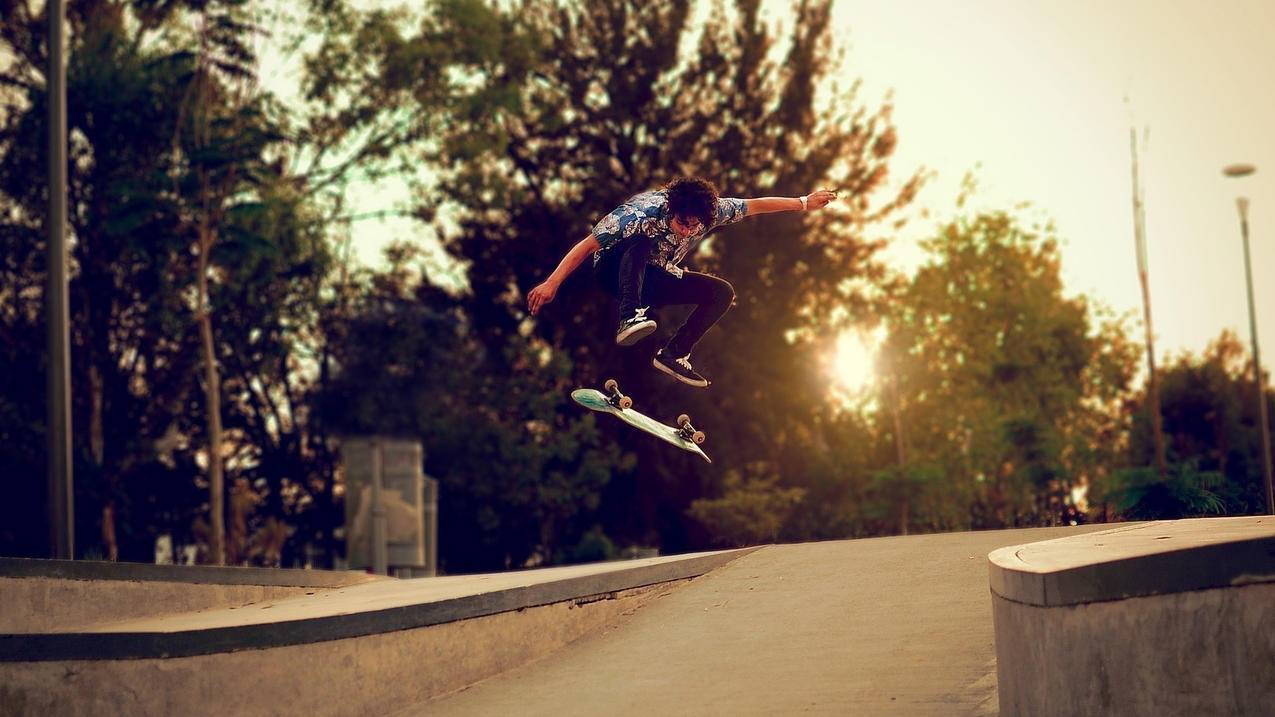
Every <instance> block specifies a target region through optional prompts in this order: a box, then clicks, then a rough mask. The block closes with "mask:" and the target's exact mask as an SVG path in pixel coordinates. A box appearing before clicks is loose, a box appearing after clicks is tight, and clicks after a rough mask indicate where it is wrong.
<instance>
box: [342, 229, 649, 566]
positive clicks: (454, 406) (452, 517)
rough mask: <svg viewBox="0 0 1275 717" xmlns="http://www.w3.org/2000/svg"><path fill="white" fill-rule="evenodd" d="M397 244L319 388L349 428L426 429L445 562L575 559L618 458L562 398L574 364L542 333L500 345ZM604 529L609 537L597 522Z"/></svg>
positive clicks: (373, 278)
mask: <svg viewBox="0 0 1275 717" xmlns="http://www.w3.org/2000/svg"><path fill="white" fill-rule="evenodd" d="M415 256H416V255H415V254H414V252H412V251H411V250H410V249H409V248H407V247H399V248H397V249H395V250H394V251H392V252H391V253H390V258H391V264H390V267H389V268H388V270H386V271H384V272H376V273H364V274H362V275H361V276H360V277H359V280H360V281H364V282H368V284H367V285H366V288H365V290H364V291H362V292H360V298H359V299H358V300H357V301H356V302H355V303H354V304H353V305H352V307H351V311H350V313H349V314H348V319H347V321H345V322H343V323H342V324H341V325H340V326H338V327H335V328H336V329H337V331H338V332H339V333H338V337H337V338H336V339H335V340H334V341H333V344H332V351H333V362H334V365H335V366H336V367H337V368H336V370H335V371H334V374H333V377H332V379H331V380H330V382H329V383H328V385H327V386H326V390H325V391H324V393H323V394H322V395H321V397H320V401H321V403H320V405H321V407H322V411H323V413H324V415H325V421H326V422H327V423H328V425H330V426H332V428H333V430H334V431H336V432H338V433H339V434H342V435H359V434H388V435H405V436H413V437H419V438H420V439H421V441H422V443H423V447H424V450H425V458H426V470H427V471H428V473H429V474H430V475H432V476H436V477H437V478H438V479H439V481H440V483H441V486H440V506H439V510H440V519H439V525H440V540H439V544H440V555H439V562H440V566H441V567H442V568H444V569H445V570H447V571H448V572H468V571H474V570H499V569H506V568H510V567H521V566H523V565H525V564H527V563H529V562H530V563H538V562H545V561H550V560H555V559H562V558H564V557H565V556H566V552H567V550H568V549H569V548H570V547H571V546H572V545H575V544H576V543H577V542H579V541H580V540H581V539H582V537H583V536H584V535H585V534H586V533H587V532H589V530H590V529H591V528H592V527H593V525H594V520H593V516H594V513H595V512H596V509H597V506H598V502H599V498H600V492H601V489H602V487H603V486H604V485H605V484H606V482H607V480H608V478H609V476H610V472H611V468H612V466H616V465H620V466H622V465H623V463H624V461H623V460H622V459H621V457H620V455H619V451H618V450H616V448H615V447H614V446H611V445H606V444H603V443H601V442H600V441H599V436H598V430H597V426H596V424H595V421H594V417H593V416H592V415H591V414H589V415H583V416H582V415H580V414H578V413H568V412H566V411H563V410H562V408H563V405H562V404H563V403H564V402H566V401H567V397H566V393H567V391H568V390H569V388H570V385H571V384H570V378H569V374H570V365H569V363H568V362H567V361H566V360H565V359H564V358H563V357H561V356H554V355H553V354H552V353H551V352H549V351H547V350H546V349H545V347H544V346H543V345H542V344H539V343H538V342H537V341H535V340H534V339H528V338H524V337H520V336H517V335H514V336H512V337H509V339H508V343H507V344H506V345H504V346H499V347H495V349H494V351H496V352H498V353H495V354H494V355H493V349H492V348H489V347H487V346H484V345H483V344H481V343H479V342H476V341H474V340H473V339H472V337H471V332H470V329H469V326H468V317H467V316H466V315H465V313H464V312H463V311H462V310H461V308H460V304H459V302H458V301H457V300H456V299H455V298H453V297H449V296H448V295H446V294H445V293H443V292H442V291H440V290H438V289H437V288H435V287H432V286H431V285H429V284H428V283H426V282H423V281H422V280H421V279H420V278H419V276H418V275H416V274H415V272H413V271H412V267H411V264H410V262H411V261H412V260H413V259H414V258H415ZM594 533H595V535H594V538H593V539H594V540H596V539H597V535H596V531H594Z"/></svg>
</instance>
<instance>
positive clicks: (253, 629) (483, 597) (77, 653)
mask: <svg viewBox="0 0 1275 717" xmlns="http://www.w3.org/2000/svg"><path fill="white" fill-rule="evenodd" d="M745 552H747V551H719V552H711V553H691V554H688V555H678V556H668V557H656V558H646V559H642V560H629V561H614V562H608V563H594V564H589V565H574V566H566V567H557V568H545V569H540V570H522V571H513V572H506V573H493V574H489V575H459V576H452V577H442V578H418V579H414V580H382V581H377V582H371V583H364V584H360V585H352V586H349V587H345V588H336V589H332V590H328V591H310V592H308V593H307V594H305V595H302V596H297V597H290V598H285V599H281V600H277V601H266V602H263V603H259V604H252V605H248V606H244V607H240V608H234V607H231V608H226V609H219V610H204V611H200V612H193V613H182V614H179V615H160V616H157V617H147V618H136V619H130V620H123V621H111V622H104V623H100V624H93V625H88V626H81V627H78V628H75V629H71V628H58V629H54V630H50V631H47V632H43V633H38V634H35V633H29V634H0V662H4V661H22V662H33V661H51V660H52V661H56V660H121V659H143V658H150V657H169V658H171V657H190V656H194V655H205V654H213V653H218V652H230V651H234V650H251V649H268V648H273V647H282V646H286V645H300V644H306V643H313V642H323V641H326V640H338V639H346V638H352V637H359V636H362V635H376V634H381V633H385V632H391V631H394V630H406V629H412V628H417V627H426V626H429V625H438V624H443V623H448V622H455V621H457V620H465V619H470V618H475V617H483V616H486V615H493V614H496V613H500V612H506V611H510V610H521V609H524V608H528V607H536V606H540V605H550V604H554V603H559V602H564V601H571V600H577V599H581V598H586V597H589V596H595V595H607V594H610V593H614V592H617V591H621V590H628V589H632V588H637V587H644V586H647V585H654V584H658V583H665V582H671V581H676V580H683V579H687V578H691V577H695V576H697V575H702V574H704V573H706V572H708V571H709V570H712V569H713V568H715V567H717V566H719V565H721V564H724V563H726V562H729V561H730V560H732V559H734V558H735V557H737V556H739V555H741V554H743V553H745Z"/></svg>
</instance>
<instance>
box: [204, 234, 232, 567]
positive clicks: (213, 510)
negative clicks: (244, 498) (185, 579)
mask: <svg viewBox="0 0 1275 717" xmlns="http://www.w3.org/2000/svg"><path fill="white" fill-rule="evenodd" d="M212 244H213V237H212V232H211V230H210V229H209V228H208V226H207V225H206V224H205V225H204V226H202V227H200V228H199V276H198V277H197V283H198V286H199V297H198V306H199V308H198V311H199V340H200V344H201V345H202V348H203V355H204V399H205V400H204V407H205V411H206V416H207V423H208V522H209V524H210V527H211V530H210V535H211V541H210V545H209V546H208V551H209V558H210V560H211V561H212V564H213V565H225V564H226V503H225V498H226V491H225V477H224V475H223V472H222V462H221V376H220V375H219V374H218V373H217V356H216V351H215V345H214V343H213V331H212V308H211V306H210V302H209V300H208V253H209V251H210V250H211V249H212Z"/></svg>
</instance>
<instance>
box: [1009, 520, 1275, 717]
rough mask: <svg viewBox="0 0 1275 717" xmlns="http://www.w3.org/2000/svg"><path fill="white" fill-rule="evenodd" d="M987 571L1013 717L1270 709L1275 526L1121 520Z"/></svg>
mask: <svg viewBox="0 0 1275 717" xmlns="http://www.w3.org/2000/svg"><path fill="white" fill-rule="evenodd" d="M989 571H990V583H991V587H992V603H993V616H994V618H993V619H994V625H995V632H996V654H997V664H998V666H999V669H998V676H997V684H998V689H999V702H1000V706H1001V713H1002V714H1004V715H1033V716H1034V715H1096V714H1101V715H1157V716H1159V715H1192V716H1194V715H1250V714H1251V715H1267V714H1272V713H1273V711H1275V708H1273V707H1272V705H1275V518H1271V517H1270V516H1258V517H1238V518H1208V519H1193V520H1180V521H1156V522H1149V523H1140V524H1130V525H1123V526H1119V527H1116V528H1112V529H1110V530H1105V531H1101V532H1096V533H1088V534H1086V535H1083V536H1073V537H1067V538H1061V539H1057V540H1052V541H1048V542H1038V543H1033V544H1030V545H1021V546H1013V547H1009V548H1005V549H1002V550H998V551H996V552H994V553H992V555H991V556H989Z"/></svg>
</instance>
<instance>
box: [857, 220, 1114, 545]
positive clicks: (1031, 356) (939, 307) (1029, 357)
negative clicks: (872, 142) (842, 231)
mask: <svg viewBox="0 0 1275 717" xmlns="http://www.w3.org/2000/svg"><path fill="white" fill-rule="evenodd" d="M923 247H924V248H925V249H926V250H927V252H929V254H930V256H931V259H930V260H929V262H928V263H927V264H925V265H924V266H923V267H922V268H921V269H920V270H918V272H917V274H916V276H915V277H913V279H912V281H911V282H910V283H909V284H908V285H907V286H906V287H905V288H903V290H902V291H901V292H900V293H899V294H898V296H896V297H895V304H894V306H893V309H892V311H891V314H890V316H889V319H888V325H889V335H888V337H887V339H886V342H885V345H886V349H885V355H886V356H887V357H888V358H887V361H888V363H889V366H888V368H887V369H886V370H887V371H888V372H889V373H891V374H892V375H893V376H894V377H895V378H896V379H897V382H898V391H899V399H898V400H899V405H900V412H901V423H902V424H904V425H906V430H907V442H908V445H909V446H910V447H911V450H912V452H913V453H914V454H915V455H913V456H912V458H911V459H910V460H911V461H914V462H916V463H918V464H932V465H934V466H937V467H938V469H939V471H940V472H941V475H942V481H941V483H940V485H941V486H942V490H943V493H944V496H943V500H942V501H939V502H937V503H936V504H935V507H934V508H933V510H937V509H938V506H945V509H944V510H943V512H931V513H929V514H928V515H920V516H916V517H915V518H914V519H919V521H920V523H921V525H922V526H924V527H925V528H928V529H960V528H971V527H973V528H979V527H1002V526H1016V525H1039V524H1042V523H1044V524H1058V523H1064V524H1065V523H1066V522H1069V521H1073V520H1077V519H1078V518H1079V517H1081V516H1079V514H1078V513H1077V509H1076V505H1075V502H1074V500H1073V498H1072V493H1073V490H1075V489H1077V488H1080V487H1082V486H1085V485H1086V484H1088V483H1089V482H1091V481H1093V480H1095V479H1096V478H1098V477H1100V476H1101V474H1102V473H1103V471H1104V470H1105V468H1104V466H1106V465H1109V457H1110V456H1111V455H1113V453H1114V452H1113V450H1111V449H1110V447H1109V446H1110V441H1111V439H1112V437H1113V436H1114V435H1118V433H1119V427H1120V416H1119V410H1118V409H1119V400H1120V399H1121V398H1122V396H1123V395H1124V393H1125V392H1126V390H1127V387H1128V384H1129V382H1130V380H1131V379H1132V376H1133V372H1134V367H1135V365H1136V349H1135V348H1134V346H1133V345H1132V344H1131V342H1130V341H1129V340H1128V338H1127V333H1126V331H1125V330H1124V328H1123V325H1122V323H1121V322H1120V321H1118V320H1115V319H1113V318H1111V317H1106V318H1104V317H1103V314H1102V313H1101V312H1098V311H1094V310H1093V309H1091V308H1090V306H1089V304H1088V302H1087V301H1085V300H1084V299H1082V298H1068V297H1065V296H1063V293H1062V280H1061V276H1060V274H1059V269H1060V266H1059V256H1058V240H1057V239H1056V238H1055V237H1054V236H1053V233H1052V228H1051V227H1049V226H1046V227H1043V228H1032V229H1027V228H1024V227H1023V226H1022V225H1021V224H1020V223H1019V221H1018V220H1016V219H1014V218H1013V217H1011V216H1009V215H1007V214H1004V213H992V214H980V215H977V216H975V217H973V218H970V219H958V220H956V221H954V222H952V223H950V224H948V225H946V226H944V227H943V228H942V229H941V230H940V232H939V234H938V235H937V236H935V237H933V238H932V239H929V240H926V241H925V242H923ZM887 401H888V397H885V396H883V397H882V402H883V403H885V402H887Z"/></svg>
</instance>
